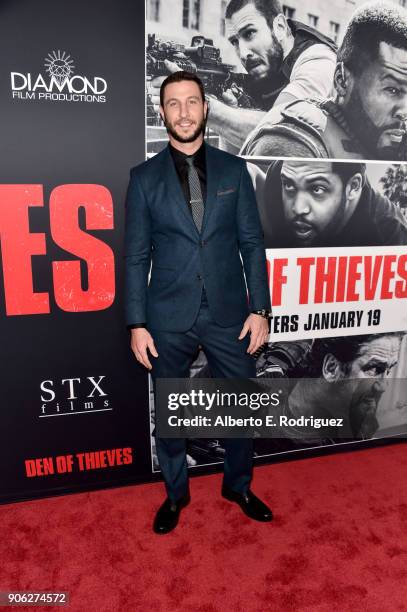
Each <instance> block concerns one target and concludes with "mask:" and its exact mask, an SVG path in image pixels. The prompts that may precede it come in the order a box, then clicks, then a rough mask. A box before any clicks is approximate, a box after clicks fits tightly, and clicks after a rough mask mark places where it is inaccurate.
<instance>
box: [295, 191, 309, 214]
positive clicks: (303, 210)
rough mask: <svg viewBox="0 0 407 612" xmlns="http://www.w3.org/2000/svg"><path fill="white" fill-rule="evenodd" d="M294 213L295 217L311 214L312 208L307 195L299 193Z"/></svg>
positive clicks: (296, 197)
mask: <svg viewBox="0 0 407 612" xmlns="http://www.w3.org/2000/svg"><path fill="white" fill-rule="evenodd" d="M293 212H294V214H295V215H298V216H300V215H308V214H309V213H310V212H311V206H310V202H309V199H308V197H307V195H306V194H302V193H297V195H296V196H295V199H294V203H293Z"/></svg>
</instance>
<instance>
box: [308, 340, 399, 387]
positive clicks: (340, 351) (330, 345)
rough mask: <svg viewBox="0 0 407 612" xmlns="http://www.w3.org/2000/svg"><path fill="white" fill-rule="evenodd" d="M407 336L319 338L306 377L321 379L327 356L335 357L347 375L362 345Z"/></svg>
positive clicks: (310, 356)
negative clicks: (385, 338) (388, 337)
mask: <svg viewBox="0 0 407 612" xmlns="http://www.w3.org/2000/svg"><path fill="white" fill-rule="evenodd" d="M405 335H406V332H405V331H397V332H387V333H386V332H384V333H382V334H366V335H363V336H343V337H340V338H317V339H316V340H314V342H313V345H312V349H311V351H310V353H309V354H308V356H307V359H306V361H307V363H306V364H304V365H305V376H309V377H310V378H314V377H320V376H321V374H322V366H323V363H324V359H325V356H326V355H328V354H331V355H333V356H334V357H336V359H337V360H338V361H339V362H340V363H341V364H342V366H343V368H344V370H345V373H347V372H349V370H350V368H351V365H352V363H353V362H354V361H355V359H356V358H357V357H358V356H359V355H360V347H361V346H362V344H368V343H369V342H373V341H374V340H377V339H379V338H384V337H387V336H391V337H396V338H400V340H401V339H402V338H403V337H404V336H405Z"/></svg>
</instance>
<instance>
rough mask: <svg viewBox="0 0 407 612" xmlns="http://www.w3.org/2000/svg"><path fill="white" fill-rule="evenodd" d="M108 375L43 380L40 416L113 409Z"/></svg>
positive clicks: (41, 384)
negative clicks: (108, 392)
mask: <svg viewBox="0 0 407 612" xmlns="http://www.w3.org/2000/svg"><path fill="white" fill-rule="evenodd" d="M105 378H106V376H86V377H82V378H80V377H78V378H62V379H61V380H52V379H50V380H43V381H41V383H40V389H41V396H40V398H41V409H40V414H39V416H40V417H51V416H62V415H67V414H83V413H84V412H105V411H106V410H112V408H111V407H110V405H109V397H108V394H107V393H106V389H105V382H106V381H105V380H104V379H105Z"/></svg>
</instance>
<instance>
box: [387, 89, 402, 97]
mask: <svg viewBox="0 0 407 612" xmlns="http://www.w3.org/2000/svg"><path fill="white" fill-rule="evenodd" d="M385 91H387V92H388V93H389V94H390V95H391V96H399V95H400V94H401V89H398V88H397V87H386V88H385Z"/></svg>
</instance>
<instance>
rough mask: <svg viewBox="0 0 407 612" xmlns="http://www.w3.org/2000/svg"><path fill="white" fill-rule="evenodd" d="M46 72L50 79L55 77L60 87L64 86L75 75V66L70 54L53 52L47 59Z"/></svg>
mask: <svg viewBox="0 0 407 612" xmlns="http://www.w3.org/2000/svg"><path fill="white" fill-rule="evenodd" d="M44 65H45V70H46V71H47V72H48V74H49V75H50V77H54V79H55V80H56V81H57V83H58V84H59V85H62V83H64V81H66V79H69V77H70V76H71V75H72V74H73V72H74V69H75V66H74V63H73V60H72V59H71V56H70V55H69V53H65V51H62V53H61V51H59V50H58V51H52V53H48V55H47V57H46V58H45V62H44Z"/></svg>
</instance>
